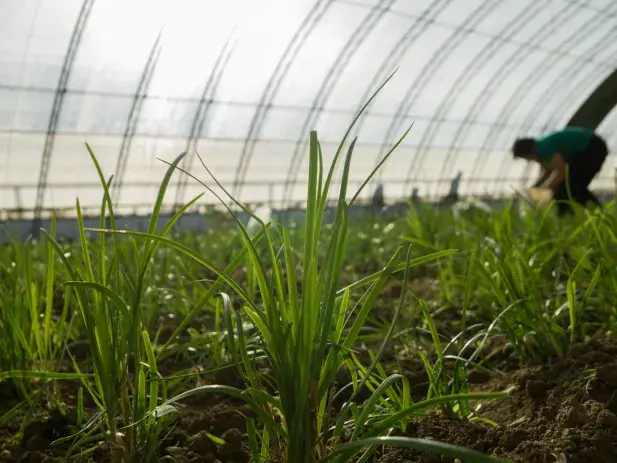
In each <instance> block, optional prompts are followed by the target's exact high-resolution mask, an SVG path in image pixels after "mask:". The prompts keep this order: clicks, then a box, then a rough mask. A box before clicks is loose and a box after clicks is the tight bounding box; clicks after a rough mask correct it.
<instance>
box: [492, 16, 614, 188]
mask: <svg viewBox="0 0 617 463" xmlns="http://www.w3.org/2000/svg"><path fill="white" fill-rule="evenodd" d="M592 19H597V20H602V15H596V16H595V17H594V18H592ZM590 22H591V26H590V27H595V21H590ZM616 34H617V30H615V29H610V30H609V31H607V33H606V34H604V35H603V36H601V37H600V38H599V39H598V41H597V42H595V43H593V44H591V46H590V47H589V49H588V50H587V51H588V52H589V53H590V55H594V54H596V53H597V52H599V51H601V50H603V49H605V48H606V47H607V46H609V45H612V44H613V43H614V37H615V35H616ZM614 57H615V56H614ZM585 64H589V63H588V62H585V60H581V61H579V62H573V63H572V64H571V65H570V66H568V67H567V68H566V69H565V70H564V72H561V73H559V75H558V76H557V77H556V78H555V79H554V80H553V81H552V82H551V83H550V85H549V87H548V90H547V92H545V93H544V95H543V98H542V99H539V100H538V101H536V103H535V104H534V105H533V106H532V107H531V108H530V110H529V111H528V113H527V114H526V117H525V118H524V119H523V120H524V121H526V122H525V123H524V124H522V125H521V127H520V129H519V133H526V132H528V131H529V130H530V129H531V127H532V126H533V125H534V122H533V121H537V120H538V119H537V115H538V114H539V113H540V112H541V109H542V108H543V107H545V106H547V103H548V102H550V101H552V100H553V99H555V98H556V97H558V96H559V95H560V93H561V92H563V91H564V87H567V86H568V85H569V84H570V83H571V81H572V79H574V78H576V77H577V76H578V77H580V76H581V75H583V76H585V75H592V76H593V75H595V74H596V68H595V67H590V68H589V73H588V74H582V70H583V67H584V66H585ZM543 67H544V66H543ZM581 88H582V87H580V86H578V85H577V86H573V87H572V90H571V92H572V93H570V94H573V93H575V94H578V95H580V89H581ZM566 98H568V97H566ZM562 105H563V103H561V104H558V106H555V107H554V108H555V109H554V110H553V111H552V113H553V114H559V113H560V111H561V110H562ZM549 120H550V116H549ZM549 120H546V121H545V122H544V124H542V125H543V127H544V130H546V129H547V128H548V127H549ZM538 125H540V124H538ZM512 162H513V161H512V159H511V158H510V157H509V156H505V157H504V159H503V160H502V162H501V165H500V167H499V170H498V172H497V175H496V176H495V182H497V181H500V179H502V178H504V177H506V176H507V171H508V167H509V166H510V165H511V163H512ZM531 168H532V166H531V165H527V166H525V169H524V171H523V173H522V175H521V177H520V179H521V180H520V185H521V186H523V185H524V184H525V183H527V181H528V179H529V175H530V171H531Z"/></svg>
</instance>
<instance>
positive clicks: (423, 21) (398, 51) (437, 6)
mask: <svg viewBox="0 0 617 463" xmlns="http://www.w3.org/2000/svg"><path fill="white" fill-rule="evenodd" d="M453 1H454V0H435V1H433V2H431V4H430V5H429V7H428V8H426V9H425V10H424V11H423V12H422V13H420V15H419V16H417V17H416V19H415V21H414V22H413V23H412V24H411V26H410V27H409V28H408V29H407V30H406V31H405V33H404V34H403V35H402V36H401V38H400V39H399V40H398V41H397V42H396V43H395V44H394V46H393V47H392V48H391V49H390V50H389V52H388V53H387V54H386V58H385V59H384V60H383V61H382V63H381V65H380V66H379V69H377V72H375V74H374V75H373V78H372V79H371V82H370V83H369V84H368V85H367V87H366V89H365V90H364V93H363V95H362V98H361V99H360V102H359V104H358V108H357V110H356V111H355V114H358V113H359V112H360V110H361V109H362V107H363V106H364V104H365V103H366V102H367V101H368V99H369V98H370V97H371V95H372V94H373V93H374V92H375V89H376V88H377V87H378V86H379V85H380V84H381V83H382V82H383V81H384V80H385V79H386V78H387V77H388V75H390V73H391V72H392V70H393V68H394V67H395V66H396V65H397V63H398V62H399V61H400V60H401V59H402V58H403V57H404V56H405V54H406V53H407V51H408V50H409V48H410V47H411V46H412V45H413V44H414V43H415V42H416V41H417V40H418V39H420V37H422V35H423V34H424V32H426V31H427V30H428V29H429V27H430V26H431V24H432V23H433V21H434V20H435V18H437V17H438V15H439V14H440V13H441V12H442V11H443V10H444V9H445V8H447V7H448V5H450V4H451V3H452V2H453ZM369 114H370V111H369V110H367V111H365V112H364V113H362V115H361V116H360V117H359V118H358V121H357V122H356V126H355V133H360V132H361V130H362V127H363V125H364V123H365V121H366V118H367V116H368V115H369ZM380 161H381V159H376V161H375V165H377V164H378V163H379V162H380ZM382 173H383V170H382V169H380V170H378V171H377V178H378V179H380V178H381V175H382Z"/></svg>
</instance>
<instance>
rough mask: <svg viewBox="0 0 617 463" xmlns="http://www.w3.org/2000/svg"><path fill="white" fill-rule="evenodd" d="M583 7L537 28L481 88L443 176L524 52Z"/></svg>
mask: <svg viewBox="0 0 617 463" xmlns="http://www.w3.org/2000/svg"><path fill="white" fill-rule="evenodd" d="M547 5H548V4H545V5H544V8H545V7H546V6H547ZM582 8H583V7H582V6H580V5H576V4H574V3H569V4H568V7H566V8H564V9H563V10H561V11H560V12H559V13H558V14H557V15H556V16H555V17H551V18H550V19H549V20H548V22H545V23H543V24H540V25H539V26H538V27H537V29H536V31H535V32H534V33H533V34H532V37H533V39H532V40H531V41H530V42H529V43H525V44H520V45H519V46H518V47H517V48H516V49H515V50H514V51H513V52H511V53H510V54H509V56H508V57H507V59H506V60H505V61H504V62H503V63H502V64H501V65H500V67H499V68H498V69H497V71H496V72H495V73H494V74H493V75H492V76H491V79H489V81H488V82H487V83H486V85H485V86H484V87H483V88H482V89H481V90H480V92H479V93H478V96H477V97H476V99H475V100H474V101H473V103H472V104H471V106H470V108H469V110H468V111H467V113H466V115H465V117H464V118H463V121H462V122H461V123H460V124H459V126H458V127H457V129H456V132H455V135H454V138H453V139H452V142H451V143H450V146H449V147H448V150H447V152H446V157H445V160H444V163H443V165H442V168H441V172H440V175H439V178H446V177H448V176H449V175H451V174H452V170H453V164H454V160H455V158H456V157H457V156H458V155H459V154H460V151H461V149H462V148H463V146H462V143H461V140H464V139H465V138H466V136H467V135H468V133H469V131H470V130H471V128H472V127H473V124H474V122H473V121H474V120H475V119H477V118H478V115H479V114H480V113H481V112H482V111H483V110H484V108H485V107H486V105H487V104H488V102H489V101H491V97H492V96H493V95H494V93H495V92H496V90H497V89H498V88H499V87H500V86H501V84H502V83H503V82H504V81H505V80H506V78H507V76H508V75H509V73H510V71H511V70H512V69H513V68H515V67H516V66H518V65H519V64H520V62H521V61H523V60H524V58H525V56H526V55H525V54H523V52H524V51H525V50H526V49H534V48H536V45H537V44H539V43H542V41H544V40H545V39H546V38H548V37H550V36H551V35H552V34H553V33H554V32H555V30H557V29H558V28H559V27H561V24H562V19H563V20H566V18H568V17H570V16H573V15H575V14H577V13H578V12H579V11H580V10H581V9H582ZM525 11H528V10H525ZM499 50H500V48H498V50H497V51H499ZM492 56H493V54H492V55H491V57H492ZM489 59H490V57H489Z"/></svg>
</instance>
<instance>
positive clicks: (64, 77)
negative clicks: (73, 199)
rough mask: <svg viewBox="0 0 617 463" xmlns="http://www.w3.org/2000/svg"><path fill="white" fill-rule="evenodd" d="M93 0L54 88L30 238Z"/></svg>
mask: <svg viewBox="0 0 617 463" xmlns="http://www.w3.org/2000/svg"><path fill="white" fill-rule="evenodd" d="M94 1H95V0H84V2H83V3H82V5H81V9H80V10H79V15H78V16H77V21H76V22H75V27H74V28H73V33H72V34H71V40H70V41H69V46H68V48H67V50H66V55H65V56H64V62H63V64H62V69H61V71H60V78H59V79H58V86H57V87H56V94H55V97H54V102H53V106H52V109H51V116H50V117H49V123H48V125H47V135H46V136H45V145H44V146H43V158H42V159H41V169H40V172H39V180H38V184H37V188H36V204H35V206H34V220H33V222H32V236H34V237H38V236H39V229H40V227H41V214H42V210H43V205H44V203H45V188H46V187H47V177H48V175H49V163H50V161H51V154H52V152H53V149H54V141H55V138H56V128H57V127H58V120H59V119H60V112H61V111H62V103H63V102H64V95H65V93H66V86H67V83H68V81H69V77H70V76H71V70H72V69H73V63H74V62H75V56H76V55H77V50H78V48H79V44H80V42H81V37H82V35H83V33H84V30H85V28H86V24H87V22H88V17H89V16H90V12H91V11H92V7H93V5H94Z"/></svg>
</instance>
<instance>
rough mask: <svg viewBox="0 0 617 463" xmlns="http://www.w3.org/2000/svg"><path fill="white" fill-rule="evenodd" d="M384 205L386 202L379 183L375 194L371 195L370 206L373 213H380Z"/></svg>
mask: <svg viewBox="0 0 617 463" xmlns="http://www.w3.org/2000/svg"><path fill="white" fill-rule="evenodd" d="M385 205H386V200H385V197H384V193H383V185H382V184H381V183H380V184H379V185H377V188H376V189H375V192H374V193H373V198H372V199H371V206H372V209H373V213H378V212H380V211H381V210H382V209H383V208H384V206H385Z"/></svg>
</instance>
